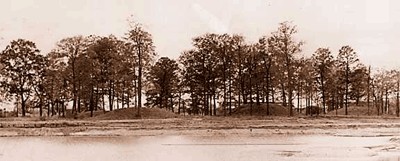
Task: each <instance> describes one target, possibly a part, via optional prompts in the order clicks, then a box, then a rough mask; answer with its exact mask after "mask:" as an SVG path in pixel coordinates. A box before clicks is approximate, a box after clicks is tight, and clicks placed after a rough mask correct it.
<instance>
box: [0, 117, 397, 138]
mask: <svg viewBox="0 0 400 161" xmlns="http://www.w3.org/2000/svg"><path fill="white" fill-rule="evenodd" d="M399 128H400V119H397V118H385V119H382V118H350V117H319V118H306V117H295V118H288V117H268V118H248V117H240V118H239V117H237V118H230V117H186V118H170V119H136V120H101V121H99V120H79V121H76V120H54V121H32V120H18V121H1V122H0V136H98V135H101V136H103V135H105V136H130V135H161V134H180V135H229V134H235V135H241V134H243V135H245V134H246V135H247V133H248V134H257V135H274V134H279V135H280V134H285V135H291V134H336V133H338V132H339V131H340V132H341V133H342V132H343V131H347V130H350V131H353V132H357V133H358V132H359V133H360V134H363V132H366V131H368V132H369V134H368V135H375V134H376V135H388V134H389V133H391V132H392V133H398V132H399V130H397V129H399ZM377 129H378V130H377ZM371 132H372V133H373V134H371Z"/></svg>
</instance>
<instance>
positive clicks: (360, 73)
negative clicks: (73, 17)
mask: <svg viewBox="0 0 400 161" xmlns="http://www.w3.org/2000/svg"><path fill="white" fill-rule="evenodd" d="M130 24H131V25H130V28H129V29H128V31H127V32H126V34H125V36H124V37H122V38H118V37H116V36H113V35H110V36H95V35H90V36H73V37H68V38H64V39H62V40H60V41H59V42H57V45H56V47H55V48H54V49H53V50H52V51H51V52H50V53H47V54H43V53H40V50H38V49H37V48H36V45H35V43H34V42H32V41H29V40H24V39H18V40H14V41H12V42H11V43H10V44H9V45H7V47H6V48H5V49H4V50H3V51H2V52H1V56H0V64H1V66H0V67H1V73H0V75H1V77H0V79H1V80H0V83H1V87H2V88H1V89H2V94H3V95H4V97H5V98H13V99H15V100H17V101H18V102H19V104H20V106H21V110H22V111H21V113H22V116H25V113H26V110H27V108H28V107H31V108H37V109H39V113H40V116H44V115H45V114H44V113H43V111H44V110H43V109H46V110H47V116H52V115H59V116H65V115H66V112H67V111H68V110H67V109H66V103H67V102H72V110H71V113H72V114H78V113H80V112H83V111H90V112H91V115H92V116H93V111H96V110H103V111H104V112H106V111H108V110H109V111H112V110H114V109H115V108H118V109H119V108H129V107H137V113H136V115H140V109H141V107H142V104H143V103H142V98H146V103H145V104H144V105H145V106H146V107H157V108H165V109H168V110H171V111H173V112H177V113H183V114H186V113H188V114H195V115H200V114H201V115H210V116H212V115H219V114H223V115H230V114H232V110H233V109H234V108H238V107H241V106H243V105H246V106H247V105H248V106H249V107H250V110H251V111H250V114H253V113H255V112H257V111H256V110H253V109H256V108H259V107H260V106H261V105H265V106H266V108H267V115H269V114H270V111H269V109H270V106H271V104H273V103H274V104H281V105H282V106H285V107H287V108H288V109H289V111H290V112H289V114H288V115H289V116H293V115H294V113H295V112H300V110H301V107H300V104H301V103H300V102H302V101H303V100H305V102H306V105H305V106H306V107H312V106H319V107H320V108H318V110H316V112H317V114H320V112H321V113H323V114H325V113H326V112H329V111H334V110H336V111H337V110H338V109H340V108H344V109H345V114H346V115H347V114H348V108H349V104H350V103H351V102H354V103H355V104H357V105H359V104H365V103H366V105H367V107H368V108H367V109H366V110H368V113H369V112H370V111H372V110H376V111H377V113H378V115H379V114H384V113H389V107H390V98H393V96H395V97H396V113H397V116H399V73H400V72H399V71H397V70H390V71H388V70H382V71H377V72H375V73H376V74H371V68H370V67H367V66H366V65H364V64H363V63H362V62H360V60H359V59H358V55H357V53H356V52H355V50H354V49H353V48H352V47H351V46H348V45H345V46H343V47H341V48H340V50H339V51H337V52H335V51H331V50H330V49H329V48H328V47H321V48H318V49H316V50H315V52H314V53H312V56H306V55H307V54H304V53H302V48H303V46H304V44H305V42H303V41H301V40H298V39H297V37H296V34H297V32H298V30H297V27H296V26H295V25H293V24H292V23H290V22H283V23H280V24H279V27H278V29H277V30H276V31H273V32H271V33H269V34H266V35H264V36H261V37H260V38H259V40H258V41H257V42H255V43H249V42H246V40H245V37H243V36H241V35H237V34H214V33H206V34H203V35H200V36H197V37H195V38H193V39H192V44H193V47H192V48H191V49H188V50H185V51H183V52H182V53H181V55H180V56H179V58H178V59H177V60H173V59H170V58H168V57H160V58H159V59H158V60H156V57H157V54H156V52H155V46H154V44H153V40H152V35H151V34H150V33H149V32H147V31H146V30H145V29H144V27H143V26H142V25H140V24H139V23H130ZM142 93H144V94H145V97H143V96H142ZM294 102H297V107H295V104H296V103H294ZM315 102H319V103H318V104H316V103H315ZM106 107H108V108H107V109H106ZM309 114H311V113H309Z"/></svg>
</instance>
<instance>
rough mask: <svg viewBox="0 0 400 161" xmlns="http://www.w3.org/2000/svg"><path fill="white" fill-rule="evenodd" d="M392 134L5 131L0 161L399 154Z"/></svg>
mask: <svg viewBox="0 0 400 161" xmlns="http://www.w3.org/2000/svg"><path fill="white" fill-rule="evenodd" d="M391 138H392V137H342V136H324V135H322V136H321V135H307V136H271V137H246V138H243V137H238V136H233V137H192V136H140V137H5V138H0V161H88V160H90V161H111V160H117V161H135V160H137V161H155V160H163V161H164V160H168V161H169V160H171V161H189V160H192V161H256V160H257V161H258V160H279V161H280V160H301V161H303V160H313V161H320V160H360V161H365V160H374V161H375V160H382V161H390V160H400V159H399V158H398V156H400V151H399V149H400V148H399V147H398V145H400V144H398V143H396V142H393V139H392V141H390V139H391Z"/></svg>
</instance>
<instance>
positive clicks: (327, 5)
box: [0, 0, 400, 68]
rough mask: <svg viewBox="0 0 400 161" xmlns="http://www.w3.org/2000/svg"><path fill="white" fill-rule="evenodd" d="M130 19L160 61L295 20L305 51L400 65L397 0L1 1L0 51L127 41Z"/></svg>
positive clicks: (253, 36)
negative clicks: (94, 39)
mask: <svg viewBox="0 0 400 161" xmlns="http://www.w3.org/2000/svg"><path fill="white" fill-rule="evenodd" d="M130 15H133V16H134V17H135V19H136V20H137V21H139V22H140V23H142V24H144V26H145V28H146V29H147V30H148V31H149V32H151V34H152V35H153V39H154V43H155V45H156V51H157V53H158V55H160V56H168V57H171V58H177V57H178V56H179V55H180V53H181V52H182V51H183V50H186V49H190V48H191V39H192V38H193V37H195V36H198V35H200V34H204V33H206V32H215V33H237V34H241V35H243V36H245V37H246V40H247V41H248V42H255V41H257V39H258V38H259V37H261V36H262V35H268V34H269V33H271V32H272V31H274V30H276V29H277V27H278V24H279V23H280V22H283V21H293V23H294V24H296V25H297V26H298V29H299V34H298V36H297V38H298V39H299V40H304V41H305V42H306V44H305V45H304V47H303V49H304V50H303V54H306V55H311V54H312V53H313V52H314V51H315V50H316V49H317V48H318V47H329V48H330V49H331V51H332V53H333V54H334V55H336V54H337V52H338V50H339V48H340V47H341V46H343V45H350V46H352V47H353V48H354V49H355V51H357V53H358V54H359V56H360V59H361V60H362V61H363V62H364V63H365V64H367V65H372V66H373V67H376V68H377V67H379V68H400V64H399V63H397V60H399V58H400V41H399V40H398V38H400V31H399V30H398V29H400V1H398V0H295V1H293V0H1V1H0V49H1V50H3V49H4V47H5V45H7V44H8V43H9V42H10V41H11V40H13V39H18V38H24V39H28V40H31V41H34V42H36V45H37V46H38V48H39V49H40V50H41V51H42V52H43V53H48V52H49V51H50V50H51V49H53V48H54V46H55V43H56V42H57V41H59V40H61V39H62V38H65V37H69V36H75V35H90V34H95V35H100V36H107V35H109V34H114V35H116V36H123V35H124V33H125V32H127V30H128V23H127V21H126V19H127V18H128V17H129V16H130ZM396 38H397V39H396Z"/></svg>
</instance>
